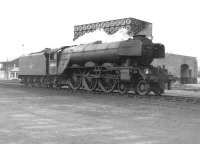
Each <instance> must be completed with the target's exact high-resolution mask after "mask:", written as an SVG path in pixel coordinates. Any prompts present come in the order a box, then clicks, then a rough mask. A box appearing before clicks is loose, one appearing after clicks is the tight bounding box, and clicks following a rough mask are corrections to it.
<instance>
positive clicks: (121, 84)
mask: <svg viewBox="0 0 200 144" xmlns="http://www.w3.org/2000/svg"><path fill="white" fill-rule="evenodd" d="M128 89H129V88H128V84H127V83H125V82H118V91H119V93H120V94H126V93H128Z"/></svg>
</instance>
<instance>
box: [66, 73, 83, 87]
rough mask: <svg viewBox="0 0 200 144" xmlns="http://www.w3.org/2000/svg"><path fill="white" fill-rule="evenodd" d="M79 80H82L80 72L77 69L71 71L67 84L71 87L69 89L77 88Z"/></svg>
mask: <svg viewBox="0 0 200 144" xmlns="http://www.w3.org/2000/svg"><path fill="white" fill-rule="evenodd" d="M81 82H82V78H81V73H80V72H79V71H73V72H72V75H71V78H70V80H69V86H70V87H71V89H73V90H77V89H79V88H80V87H81Z"/></svg>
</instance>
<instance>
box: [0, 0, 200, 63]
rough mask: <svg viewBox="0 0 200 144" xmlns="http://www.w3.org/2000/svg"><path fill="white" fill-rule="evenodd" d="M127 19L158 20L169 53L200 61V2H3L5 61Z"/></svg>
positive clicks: (0, 40)
mask: <svg viewBox="0 0 200 144" xmlns="http://www.w3.org/2000/svg"><path fill="white" fill-rule="evenodd" d="M126 17H133V18H137V19H141V20H145V21H148V22H151V23H153V37H154V39H153V41H154V42H160V43H163V44H164V45H165V47H166V51H167V52H171V53H175V54H182V55H188V56H195V57H198V60H200V50H199V49H200V36H199V34H200V4H199V2H198V0H187V1H186V0H165V1H164V0H151V1H150V0H99V1H97V0H1V1H0V50H1V51H0V61H5V60H7V59H8V60H11V59H13V58H16V57H18V56H20V55H22V54H26V53H29V52H35V51H39V50H42V49H44V48H46V47H50V48H56V47H60V46H63V45H67V44H68V43H71V42H72V39H73V26H74V25H77V24H85V23H92V22H98V21H105V20H113V19H118V18H126ZM23 45H24V46H23Z"/></svg>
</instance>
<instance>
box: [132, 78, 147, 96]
mask: <svg viewBox="0 0 200 144" xmlns="http://www.w3.org/2000/svg"><path fill="white" fill-rule="evenodd" d="M135 92H136V94H139V95H142V96H143V95H146V94H147V93H148V92H149V84H148V83H147V82H146V81H145V80H140V81H139V82H138V83H137V86H136V89H135Z"/></svg>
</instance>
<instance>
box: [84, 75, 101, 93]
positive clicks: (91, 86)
mask: <svg viewBox="0 0 200 144" xmlns="http://www.w3.org/2000/svg"><path fill="white" fill-rule="evenodd" d="M85 82H86V84H87V90H89V91H93V90H95V89H96V88H97V84H98V79H97V78H96V73H94V72H88V73H87V77H86V78H85Z"/></svg>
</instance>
